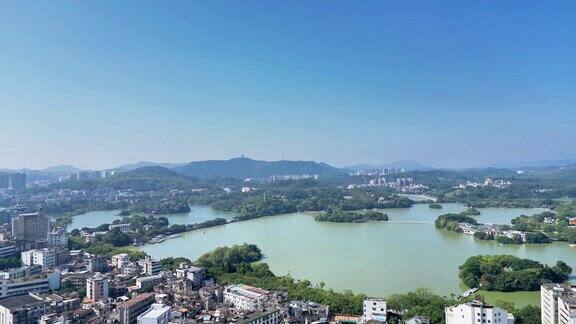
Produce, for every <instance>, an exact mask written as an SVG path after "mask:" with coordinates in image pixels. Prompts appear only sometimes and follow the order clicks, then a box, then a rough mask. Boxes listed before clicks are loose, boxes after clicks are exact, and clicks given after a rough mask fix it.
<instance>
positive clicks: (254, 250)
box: [194, 243, 262, 275]
mask: <svg viewBox="0 0 576 324" xmlns="http://www.w3.org/2000/svg"><path fill="white" fill-rule="evenodd" d="M261 258H262V251H260V249H259V248H258V247H257V246H256V245H254V244H247V243H244V244H241V245H233V246H230V247H227V246H224V247H219V248H216V249H215V250H213V251H211V252H209V253H205V254H203V255H202V256H200V257H199V258H198V259H197V260H196V261H195V262H194V263H195V264H196V265H198V266H201V267H205V268H206V269H207V270H208V271H209V272H210V273H211V274H212V275H218V274H222V273H228V272H236V271H237V270H238V269H239V267H240V266H242V265H245V264H247V263H251V262H255V261H259V260H260V259H261Z"/></svg>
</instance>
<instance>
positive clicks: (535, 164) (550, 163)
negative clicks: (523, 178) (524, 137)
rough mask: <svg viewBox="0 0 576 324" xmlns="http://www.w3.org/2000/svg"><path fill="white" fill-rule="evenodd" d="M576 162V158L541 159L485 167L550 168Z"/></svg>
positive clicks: (513, 168) (514, 168)
mask: <svg viewBox="0 0 576 324" xmlns="http://www.w3.org/2000/svg"><path fill="white" fill-rule="evenodd" d="M574 164H576V159H562V160H541V161H524V162H509V163H507V162H503V163H494V164H490V165H486V166H484V167H483V168H488V167H492V168H500V169H512V170H520V169H525V168H549V167H563V166H569V165H574Z"/></svg>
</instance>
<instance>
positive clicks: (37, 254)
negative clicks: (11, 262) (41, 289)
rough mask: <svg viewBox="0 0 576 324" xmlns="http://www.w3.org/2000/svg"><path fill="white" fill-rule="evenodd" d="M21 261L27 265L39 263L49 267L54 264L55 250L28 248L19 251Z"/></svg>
mask: <svg viewBox="0 0 576 324" xmlns="http://www.w3.org/2000/svg"><path fill="white" fill-rule="evenodd" d="M21 259H22V263H23V264H24V265H27V266H31V265H40V266H42V267H43V268H51V267H54V266H55V265H56V252H55V251H54V250H53V249H48V248H45V249H39V250H28V251H24V252H22V253H21Z"/></svg>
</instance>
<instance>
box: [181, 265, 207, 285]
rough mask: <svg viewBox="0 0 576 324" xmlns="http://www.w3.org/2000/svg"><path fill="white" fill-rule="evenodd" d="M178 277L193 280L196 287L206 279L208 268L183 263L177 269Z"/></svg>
mask: <svg viewBox="0 0 576 324" xmlns="http://www.w3.org/2000/svg"><path fill="white" fill-rule="evenodd" d="M176 277H177V278H186V279H188V280H190V281H192V284H193V285H194V287H200V286H202V283H203V282H204V280H205V279H206V269H205V268H202V267H195V266H192V265H189V264H185V263H182V264H180V266H179V267H178V269H176Z"/></svg>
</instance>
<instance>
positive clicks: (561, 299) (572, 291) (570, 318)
mask: <svg viewBox="0 0 576 324" xmlns="http://www.w3.org/2000/svg"><path fill="white" fill-rule="evenodd" d="M540 308H541V309H542V324H576V286H570V285H562V284H556V283H546V284H543V285H542V286H540Z"/></svg>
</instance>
